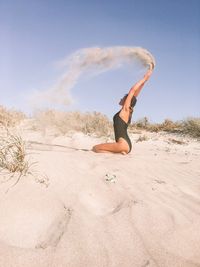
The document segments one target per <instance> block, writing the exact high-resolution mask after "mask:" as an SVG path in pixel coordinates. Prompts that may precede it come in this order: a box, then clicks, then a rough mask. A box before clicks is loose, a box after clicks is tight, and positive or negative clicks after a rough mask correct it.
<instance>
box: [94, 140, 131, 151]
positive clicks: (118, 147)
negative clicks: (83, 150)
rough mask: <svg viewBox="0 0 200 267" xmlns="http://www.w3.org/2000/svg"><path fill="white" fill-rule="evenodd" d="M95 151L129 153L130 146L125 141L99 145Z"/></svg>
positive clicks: (95, 147)
mask: <svg viewBox="0 0 200 267" xmlns="http://www.w3.org/2000/svg"><path fill="white" fill-rule="evenodd" d="M93 151H95V152H99V153H101V152H102V153H103V152H112V153H124V152H125V153H128V152H129V146H128V144H127V143H126V141H125V140H119V141H118V142H115V143H104V144H99V145H96V146H94V147H93Z"/></svg>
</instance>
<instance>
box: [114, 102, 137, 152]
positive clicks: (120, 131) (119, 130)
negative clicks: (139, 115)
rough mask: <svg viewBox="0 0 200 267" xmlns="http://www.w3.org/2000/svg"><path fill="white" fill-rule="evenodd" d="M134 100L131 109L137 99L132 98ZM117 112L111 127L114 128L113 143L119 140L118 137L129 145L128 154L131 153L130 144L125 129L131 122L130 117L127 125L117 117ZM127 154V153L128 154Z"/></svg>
mask: <svg viewBox="0 0 200 267" xmlns="http://www.w3.org/2000/svg"><path fill="white" fill-rule="evenodd" d="M133 98H134V99H133V100H134V104H133V107H134V106H135V104H136V101H137V99H136V98H135V97H133ZM120 111H121V110H120ZM120 111H119V112H117V113H116V114H115V115H114V117H113V126H114V132H115V141H116V142H117V141H118V140H119V138H120V137H122V138H123V139H124V140H125V141H126V142H127V143H128V145H129V152H131V149H132V144H131V140H130V138H129V136H128V133H127V128H128V126H129V124H130V122H131V116H130V118H129V121H128V123H126V122H125V121H124V120H123V119H122V118H121V117H120V116H119V113H120ZM129 152H128V153H129Z"/></svg>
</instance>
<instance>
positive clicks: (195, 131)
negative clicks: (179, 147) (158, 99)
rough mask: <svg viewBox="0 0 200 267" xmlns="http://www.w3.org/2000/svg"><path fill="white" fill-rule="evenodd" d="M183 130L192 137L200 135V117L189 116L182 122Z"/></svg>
mask: <svg viewBox="0 0 200 267" xmlns="http://www.w3.org/2000/svg"><path fill="white" fill-rule="evenodd" d="M181 132H182V133H184V134H188V135H190V136H192V137H195V138H199V137H200V118H189V119H186V120H184V121H182V123H181Z"/></svg>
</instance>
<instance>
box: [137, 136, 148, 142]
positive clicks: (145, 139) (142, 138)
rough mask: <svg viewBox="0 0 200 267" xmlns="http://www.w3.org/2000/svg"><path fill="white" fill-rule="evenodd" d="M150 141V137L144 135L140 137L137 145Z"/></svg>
mask: <svg viewBox="0 0 200 267" xmlns="http://www.w3.org/2000/svg"><path fill="white" fill-rule="evenodd" d="M147 140H149V138H148V136H146V135H145V134H144V135H140V137H139V138H138V139H137V141H136V143H138V142H142V141H147Z"/></svg>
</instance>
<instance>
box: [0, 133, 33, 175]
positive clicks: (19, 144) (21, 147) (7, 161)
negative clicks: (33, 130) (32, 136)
mask: <svg viewBox="0 0 200 267" xmlns="http://www.w3.org/2000/svg"><path fill="white" fill-rule="evenodd" d="M25 156H26V154H25V144H24V142H23V140H22V138H21V137H20V136H16V135H13V134H11V133H10V132H9V131H8V130H7V133H6V135H5V136H3V137H2V136H1V139H0V170H7V171H9V172H10V173H15V172H18V173H20V175H25V174H26V173H27V172H28V170H29V163H28V161H26V160H25Z"/></svg>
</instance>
